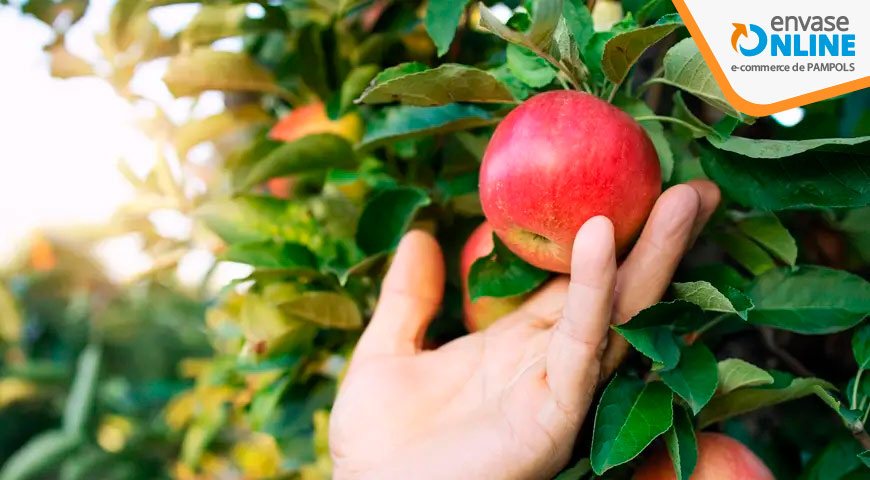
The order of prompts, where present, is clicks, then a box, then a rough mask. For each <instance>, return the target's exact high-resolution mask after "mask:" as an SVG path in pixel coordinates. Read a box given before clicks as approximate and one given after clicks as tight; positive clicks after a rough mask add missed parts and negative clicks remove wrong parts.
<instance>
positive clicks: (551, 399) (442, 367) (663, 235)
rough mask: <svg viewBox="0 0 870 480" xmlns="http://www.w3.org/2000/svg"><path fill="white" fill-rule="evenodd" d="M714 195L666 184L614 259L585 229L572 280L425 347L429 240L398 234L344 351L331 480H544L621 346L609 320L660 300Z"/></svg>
mask: <svg viewBox="0 0 870 480" xmlns="http://www.w3.org/2000/svg"><path fill="white" fill-rule="evenodd" d="M718 201H719V191H718V189H717V188H716V186H715V185H713V184H712V183H710V182H706V181H696V182H692V183H691V184H690V185H678V186H675V187H673V188H670V189H669V190H667V191H666V192H665V193H663V194H662V196H661V197H660V198H659V200H658V202H657V203H656V205H655V207H654V209H653V211H652V213H651V215H650V219H649V220H648V221H647V224H646V226H645V227H644V230H643V232H642V233H641V236H640V238H639V239H638V241H637V243H636V245H635V246H634V248H633V249H632V251H631V253H630V254H629V255H628V257H627V258H626V259H625V261H624V262H623V263H622V264H621V265H620V266H619V268H618V269H617V265H616V258H615V252H614V243H613V242H614V241H613V226H612V225H611V223H610V221H609V220H608V219H606V218H604V217H595V218H592V219H590V220H589V221H587V222H586V224H584V225H583V227H582V228H581V229H580V231H579V232H578V233H577V236H576V239H575V241H574V247H573V254H572V265H571V275H570V280H569V279H568V278H565V277H562V278H558V279H556V280H553V281H552V282H550V283H549V284H548V285H546V286H545V287H543V288H542V289H541V290H540V291H539V292H537V293H536V294H535V295H533V296H532V297H531V298H530V299H529V300H528V301H527V302H525V303H524V304H523V305H522V306H521V307H520V308H519V309H518V310H516V311H514V312H513V313H511V314H508V315H506V316H505V317H503V318H502V319H500V320H498V321H497V322H496V323H495V324H493V325H492V326H491V327H489V328H488V329H486V330H483V331H480V332H477V333H473V334H470V335H467V336H464V337H461V338H459V339H456V340H454V341H452V342H450V343H448V344H446V345H444V346H442V347H440V348H438V349H436V350H429V351H424V350H422V340H423V335H424V333H425V331H426V327H427V326H428V324H429V322H430V320H431V319H432V317H433V316H434V315H435V313H436V312H437V310H438V308H439V305H440V303H441V298H442V294H443V284H444V263H443V260H442V256H441V251H440V248H439V247H438V244H437V243H436V241H435V240H434V239H433V238H432V237H431V236H429V235H428V234H426V233H423V232H419V231H414V232H410V233H408V234H407V235H406V236H405V237H404V238H403V239H402V242H401V244H400V245H399V249H398V252H397V254H396V256H395V259H394V260H393V264H392V266H391V267H390V270H389V272H388V273H387V276H386V278H385V279H384V283H383V286H382V289H381V296H380V299H379V301H378V306H377V308H376V310H375V313H374V316H373V318H372V320H371V323H370V324H369V326H368V328H367V329H366V331H365V332H364V333H363V336H362V338H361V339H360V341H359V344H358V345H357V348H356V350H355V352H354V354H353V358H352V360H351V363H350V366H349V369H348V372H347V376H346V377H345V379H344V382H343V383H342V385H341V389H340V391H339V394H338V398H337V400H336V403H335V406H334V407H333V410H332V417H331V421H330V432H329V443H330V449H331V453H332V457H333V460H334V476H335V478H336V479H339V480H341V479H351V478H352V479H357V478H361V479H409V478H415V479H419V478H433V479H434V478H445V479H458V478H475V479H484V478H499V479H525V478H549V476H552V475H553V474H554V473H556V472H558V470H559V469H560V468H561V467H562V466H563V465H564V464H565V463H566V462H567V460H568V458H569V457H570V455H571V451H572V448H573V444H574V440H575V437H576V436H577V432H578V430H579V429H580V426H581V425H582V423H583V420H584V418H585V417H586V413H587V410H588V409H589V404H590V402H591V400H592V396H593V393H594V391H595V387H596V385H597V383H598V379H599V375H600V373H601V371H602V361H603V362H604V370H605V373H606V374H608V375H609V373H611V371H612V369H613V368H615V365H616V364H618V362H619V361H621V358H622V356H624V354H625V352H626V351H627V348H628V346H627V344H626V343H625V341H624V340H623V339H622V338H621V337H618V336H611V339H610V342H609V343H610V345H609V347H608V348H607V353H604V352H605V346H606V345H607V344H608V341H607V337H608V331H609V325H610V323H611V322H612V323H617V324H618V323H624V322H626V321H628V319H630V318H631V317H632V316H633V315H634V314H635V313H637V312H638V311H640V310H642V309H643V308H646V307H648V306H649V305H652V304H653V303H655V302H656V301H658V300H659V298H661V296H662V294H663V293H664V291H665V289H666V288H667V286H668V284H669V282H670V278H671V276H672V275H673V273H674V270H675V269H676V267H677V264H678V263H679V261H680V258H681V257H682V255H683V254H684V253H685V251H686V249H687V248H688V247H689V245H690V244H691V243H692V241H693V240H694V237H695V236H696V235H697V234H698V232H700V230H701V229H702V228H703V226H704V224H705V223H706V221H707V220H708V219H709V217H710V215H711V214H712V212H713V210H714V209H715V208H716V205H717V204H718Z"/></svg>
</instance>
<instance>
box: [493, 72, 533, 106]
mask: <svg viewBox="0 0 870 480" xmlns="http://www.w3.org/2000/svg"><path fill="white" fill-rule="evenodd" d="M488 71H489V73H490V74H491V75H492V76H494V77H495V78H497V79H498V80H499V81H500V82H501V83H503V84H504V86H505V87H507V89H508V90H510V92H511V95H513V96H514V98H516V99H517V100H525V99H527V98H529V97H530V96H531V95H532V94H533V93H534V91H533V90H532V89H531V87H529V86H528V85H526V84H525V83H523V81H522V80H520V79H519V78H517V76H516V75H514V73H513V72H512V71H511V69H510V67H508V64H507V63H503V64H501V65H499V66H498V67H496V68H491V69H489V70H488Z"/></svg>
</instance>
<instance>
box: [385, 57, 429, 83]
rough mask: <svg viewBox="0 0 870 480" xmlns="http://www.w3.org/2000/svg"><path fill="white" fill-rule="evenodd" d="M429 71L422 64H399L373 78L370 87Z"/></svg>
mask: <svg viewBox="0 0 870 480" xmlns="http://www.w3.org/2000/svg"><path fill="white" fill-rule="evenodd" d="M426 70H429V67H427V66H426V64H424V63H420V62H405V63H400V64H398V65H396V66H394V67H389V68H386V69H384V70H383V71H381V73H379V74H377V76H375V79H374V80H373V81H372V85H377V84H379V83H385V82H389V81H390V80H393V79H395V78H399V77H404V76H405V75H410V74H412V73H419V72H425V71H426Z"/></svg>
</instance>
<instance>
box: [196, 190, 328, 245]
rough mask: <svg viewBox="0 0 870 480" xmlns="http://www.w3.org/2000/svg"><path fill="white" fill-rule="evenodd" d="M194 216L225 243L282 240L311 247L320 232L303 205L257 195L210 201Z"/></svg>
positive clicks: (315, 242)
mask: <svg viewBox="0 0 870 480" xmlns="http://www.w3.org/2000/svg"><path fill="white" fill-rule="evenodd" d="M194 215H195V217H196V218H198V219H199V220H202V221H203V222H204V223H205V224H206V226H207V227H208V228H209V229H211V230H212V231H213V232H215V233H216V234H217V235H218V236H220V237H221V239H223V240H224V241H225V242H226V243H230V244H232V243H248V242H265V241H273V242H275V241H286V242H293V243H299V244H302V245H305V246H306V247H308V248H310V249H312V250H315V248H314V247H313V245H316V244H317V241H316V240H317V238H318V236H319V235H321V232H320V230H319V226H318V225H317V224H316V223H315V221H314V219H313V218H312V217H311V213H310V212H309V210H308V208H307V206H306V205H303V204H299V203H298V202H292V201H287V200H282V199H280V198H275V197H268V196H260V195H238V196H236V197H233V198H231V199H230V198H227V199H219V200H214V201H211V202H209V203H206V204H205V205H203V206H201V207H199V208H198V209H197V210H196V211H195V212H194Z"/></svg>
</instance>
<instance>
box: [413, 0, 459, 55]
mask: <svg viewBox="0 0 870 480" xmlns="http://www.w3.org/2000/svg"><path fill="white" fill-rule="evenodd" d="M467 4H468V0H462V1H458V0H430V1H429V2H428V4H427V5H426V18H425V20H424V21H423V24H424V25H425V26H426V31H427V32H428V33H429V37H430V38H432V41H433V42H435V46H436V47H437V48H438V56H439V57H440V56H442V55H444V54H445V53H447V50H449V49H450V44H451V43H452V42H453V35H455V34H456V28H457V27H458V26H459V20H460V19H461V18H462V12H463V11H464V10H465V6H466V5H467Z"/></svg>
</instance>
